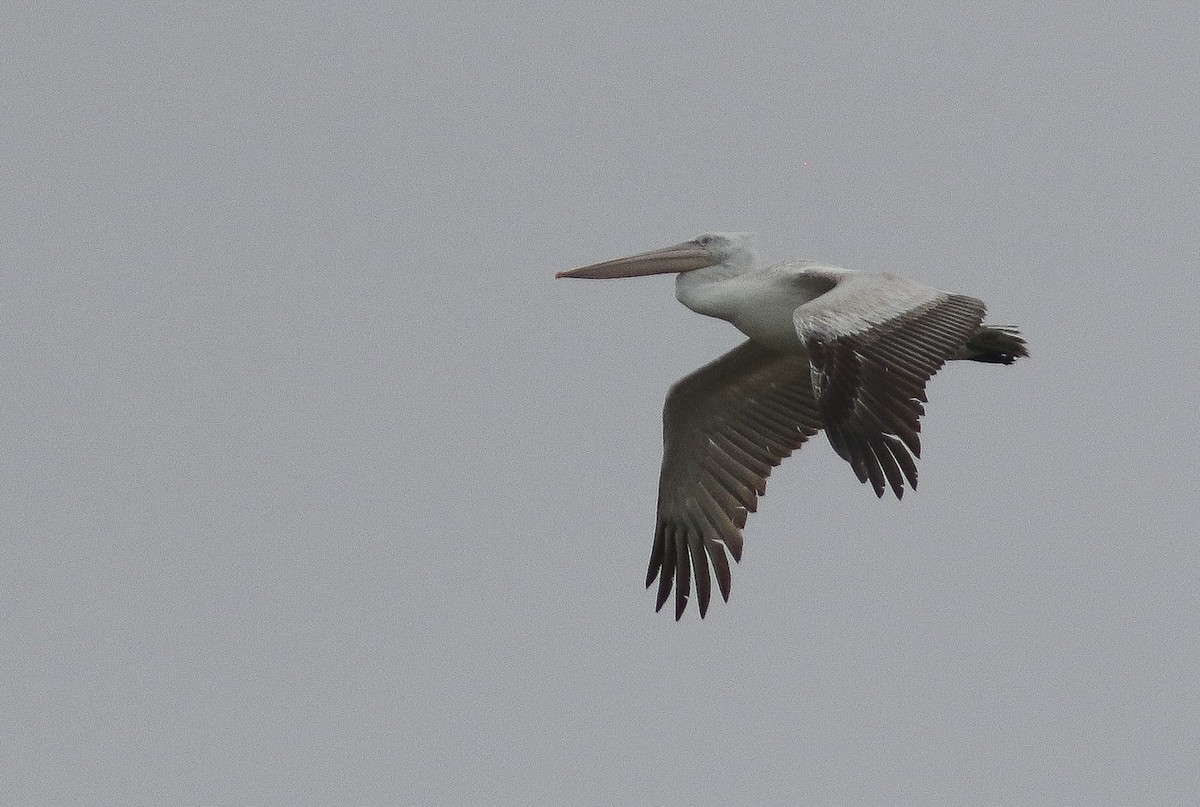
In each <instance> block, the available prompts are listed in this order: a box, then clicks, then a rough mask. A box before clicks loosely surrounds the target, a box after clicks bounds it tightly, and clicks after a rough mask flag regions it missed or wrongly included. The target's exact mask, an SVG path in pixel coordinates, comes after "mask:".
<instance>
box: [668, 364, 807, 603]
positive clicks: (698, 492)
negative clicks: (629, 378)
mask: <svg viewBox="0 0 1200 807" xmlns="http://www.w3.org/2000/svg"><path fill="white" fill-rule="evenodd" d="M820 428H821V419H820V416H819V415H818V413H817V408H816V403H815V401H814V399H813V391H812V382H811V380H810V370H809V362H808V360H807V359H806V358H805V357H804V356H803V355H802V354H800V353H795V354H788V353H778V352H775V351H773V350H770V349H768V348H765V347H761V346H759V345H757V344H755V343H753V342H745V343H743V344H742V345H741V346H739V347H736V348H734V349H733V350H731V351H729V352H728V353H726V354H725V355H724V356H722V357H721V358H719V359H717V360H716V361H714V362H713V363H711V364H709V365H706V366H705V367H702V368H700V369H699V370H697V371H696V372H694V373H692V374H691V375H689V376H687V377H686V378H684V379H682V380H681V381H679V382H678V383H676V384H675V385H674V386H673V387H671V391H670V392H669V393H668V394H667V400H666V404H665V406H664V407H663V464H662V473H661V475H660V476H659V483H658V521H657V525H656V527H655V531H654V548H653V550H652V551H651V553H650V568H649V571H648V572H647V574H646V587H647V588H649V587H650V585H651V584H652V583H653V582H654V579H655V577H657V578H658V581H659V582H658V606H657V607H658V608H659V609H661V608H662V606H663V603H664V602H666V601H667V597H669V596H670V594H671V586H672V583H674V586H675V618H676V619H679V618H680V617H681V616H682V615H683V610H684V608H685V607H686V606H687V601H688V597H689V595H690V588H691V577H692V573H693V569H694V572H695V580H696V595H697V597H698V598H699V600H700V616H701V617H703V616H704V614H705V612H706V611H707V610H708V602H709V595H710V590H711V580H710V570H711V573H715V574H716V577H717V585H718V586H719V587H720V590H721V596H722V597H723V598H724V599H725V600H728V599H729V587H730V574H729V559H728V557H727V556H726V554H725V553H726V550H728V552H729V553H730V554H732V555H733V559H734V560H735V561H737V560H740V559H741V556H742V527H743V526H745V524H746V514H747V513H753V512H754V510H755V508H756V506H757V503H758V497H759V496H761V495H762V494H763V493H764V492H765V490H766V482H767V477H768V476H769V475H770V473H771V469H772V468H774V467H775V466H776V465H778V464H779V463H780V462H782V461H783V458H784V457H786V456H788V455H789V454H791V453H792V452H793V451H795V450H796V449H797V448H799V447H800V445H801V444H802V443H803V442H804V441H805V440H807V439H808V438H809V437H811V436H812V435H813V434H815V433H816V432H817V430H818V429H820Z"/></svg>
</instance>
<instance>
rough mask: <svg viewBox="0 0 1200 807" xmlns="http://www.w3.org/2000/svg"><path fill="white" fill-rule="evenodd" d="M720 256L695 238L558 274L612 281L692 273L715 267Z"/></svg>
mask: <svg viewBox="0 0 1200 807" xmlns="http://www.w3.org/2000/svg"><path fill="white" fill-rule="evenodd" d="M716 262H717V261H716V259H715V258H713V256H712V255H711V254H710V253H709V252H708V251H707V250H705V249H702V248H701V247H700V246H699V245H698V244H696V243H695V242H694V241H685V242H684V243H682V244H676V245H674V246H671V247H664V248H662V249H656V250H652V251H650V252H639V253H638V254H637V255H630V256H628V257H625V258H617V259H616V260H612V261H604V262H602V263H593V264H591V265H590V266H581V267H580V268H578V269H572V270H570V271H569V272H559V273H558V274H556V275H555V277H582V278H587V279H589V280H608V279H610V278H614V277H638V276H640V275H661V274H666V273H668V272H690V271H691V270H693V269H703V268H704V267H705V266H712V265H713V264H714V263H716Z"/></svg>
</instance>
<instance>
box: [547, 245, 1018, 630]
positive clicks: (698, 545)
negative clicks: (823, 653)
mask: <svg viewBox="0 0 1200 807" xmlns="http://www.w3.org/2000/svg"><path fill="white" fill-rule="evenodd" d="M663 272H678V273H679V276H678V278H677V279H676V297H678V299H679V301H680V302H682V303H683V304H684V305H686V306H687V307H689V308H691V309H692V310H693V311H696V312H698V313H701V314H706V315H709V316H714V317H718V318H720V319H724V320H727V321H729V322H731V323H732V324H733V325H735V326H736V327H737V328H738V329H739V330H741V331H742V332H743V333H745V334H746V335H747V336H749V337H750V339H749V341H747V342H745V343H743V344H742V345H741V346H739V347H737V348H734V349H733V350H732V351H730V352H729V353H727V354H725V355H724V356H722V357H721V358H719V359H717V360H716V361H715V362H713V363H712V364H709V365H707V366H705V367H702V368H701V369H699V370H697V371H696V372H694V373H692V374H691V375H689V376H687V377H686V378H684V379H683V380H681V381H679V382H678V383H676V384H675V385H674V386H673V387H672V388H671V391H670V392H669V393H668V395H667V400H666V405H665V407H664V411H663V444H664V450H663V465H662V472H661V475H660V477H659V495H658V519H657V525H656V528H655V534H654V547H653V549H652V551H651V555H650V567H649V570H648V573H647V577H646V585H647V586H650V585H652V584H653V582H654V580H655V578H658V581H659V585H658V607H659V608H661V607H662V605H663V603H665V602H666V600H667V598H668V597H669V596H670V593H671V588H672V586H674V588H675V618H676V619H679V618H680V617H681V616H682V615H683V611H684V608H685V607H686V605H687V601H688V599H689V597H690V595H691V580H692V578H693V577H694V579H695V584H696V585H695V588H696V596H697V599H698V601H699V607H700V616H701V617H703V616H704V614H705V613H706V611H707V610H708V604H709V600H710V594H711V582H710V581H711V576H712V575H715V576H716V578H717V585H718V588H719V590H720V592H721V595H722V597H723V598H724V599H726V600H728V599H729V590H730V567H729V561H728V557H727V555H726V552H727V551H728V553H729V554H732V555H733V558H734V560H735V561H737V560H740V559H741V553H742V532H741V531H742V528H743V527H744V526H745V522H746V515H747V513H752V512H754V510H755V507H756V505H757V502H758V497H759V496H761V495H762V494H763V493H764V491H765V489H766V480H767V477H768V476H769V475H770V473H771V469H772V468H773V467H774V466H776V465H778V464H779V463H780V462H781V461H782V460H783V459H784V458H785V457H787V456H788V455H789V454H791V453H792V452H793V451H795V450H796V449H797V448H799V447H800V445H801V444H802V443H804V441H805V440H807V439H808V438H809V437H811V436H812V435H814V434H816V432H817V431H819V430H820V429H824V430H825V433H826V436H827V437H828V438H829V442H830V445H832V446H833V449H834V451H836V452H837V453H838V455H839V456H841V457H842V458H843V459H845V460H846V461H847V462H849V463H850V466H851V468H852V469H853V470H854V473H855V475H856V476H857V477H858V478H859V480H860V481H863V482H870V484H871V486H872V487H873V488H874V490H875V492H876V494H878V495H880V496H882V495H883V494H884V492H885V491H886V490H887V489H888V488H889V487H890V488H891V490H892V491H893V493H894V494H895V495H896V497H897V498H899V497H901V496H902V495H903V494H904V487H905V482H907V483H908V485H909V486H911V487H914V488H915V487H916V485H917V468H916V462H915V458H916V457H918V456H920V453H921V443H920V438H919V436H918V433H919V432H920V428H921V425H920V420H919V419H920V417H921V415H922V414H924V407H923V406H922V404H923V402H924V401H925V400H926V398H925V384H926V382H928V380H929V379H930V377H932V376H933V374H934V373H936V372H937V370H938V369H939V368H940V367H941V366H942V365H943V364H944V363H945V362H946V361H947V360H949V359H971V360H974V361H983V362H994V363H1003V364H1011V363H1012V362H1013V361H1014V360H1015V359H1016V358H1018V357H1020V356H1026V355H1028V353H1027V351H1026V348H1025V343H1024V341H1023V340H1022V339H1021V338H1020V336H1019V335H1018V334H1017V332H1016V331H1015V330H1014V329H1011V328H997V327H991V326H984V325H982V321H983V315H984V308H985V307H984V304H983V303H982V302H981V301H979V300H976V299H975V298H973V297H966V296H963V295H957V294H948V293H946V292H942V291H938V290H937V289H933V288H930V287H928V286H925V285H922V284H920V283H917V282H915V281H911V280H907V279H905V278H901V277H897V276H895V275H889V274H877V273H867V272H857V271H853V270H849V269H841V268H838V267H832V266H822V265H819V264H815V263H810V262H795V263H786V264H780V265H777V266H770V267H761V268H760V267H758V266H757V265H756V262H755V257H754V252H753V250H752V249H751V247H750V236H749V235H748V234H746V233H708V234H705V235H701V236H698V237H697V238H695V239H693V240H692V241H687V242H684V243H682V244H677V245H675V246H673V247H667V248H665V249H661V250H654V251H652V252H645V253H639V254H637V255H633V256H630V257H628V258H620V259H617V260H615V261H605V262H603V263H599V264H592V265H591V266H585V267H582V268H580V269H575V270H572V271H570V272H560V273H559V274H558V277H578V278H615V277H631V276H635V275H646V274H658V273H663Z"/></svg>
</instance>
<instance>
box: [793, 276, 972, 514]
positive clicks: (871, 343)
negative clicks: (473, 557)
mask: <svg viewBox="0 0 1200 807" xmlns="http://www.w3.org/2000/svg"><path fill="white" fill-rule="evenodd" d="M983 314H984V304H983V303H982V302H981V301H979V300H976V299H975V298H973V297H966V296H963V295H954V294H942V295H939V296H938V298H935V299H934V300H931V301H929V302H926V303H924V304H922V305H919V306H917V307H915V308H913V309H912V310H910V311H908V312H906V313H904V314H902V315H900V316H897V317H895V318H893V319H891V320H887V321H885V322H882V323H877V324H873V325H872V326H871V327H869V328H864V329H863V330H861V331H857V332H854V333H849V334H845V335H838V336H836V337H834V338H825V337H822V336H815V335H811V334H810V335H807V336H805V345H806V346H807V348H808V351H809V356H810V358H811V360H812V382H813V390H814V393H815V395H816V399H817V406H818V409H819V411H820V413H821V418H822V420H823V421H824V424H825V433H826V435H827V436H828V437H829V443H830V445H832V446H833V449H834V451H836V452H837V453H838V455H839V456H841V457H842V458H843V459H845V460H846V461H847V462H849V463H850V466H851V468H853V469H854V473H855V475H856V476H857V477H858V478H859V480H860V481H862V482H868V481H869V482H870V483H871V486H872V487H873V488H874V489H875V493H876V494H877V495H879V496H882V495H883V493H884V491H885V490H886V489H887V488H888V487H889V486H890V487H891V489H892V491H893V492H894V493H895V494H896V498H900V497H901V496H903V495H904V482H905V480H907V481H908V484H909V485H911V486H912V487H913V488H915V487H916V486H917V467H916V463H915V461H914V460H915V458H916V457H919V456H920V455H921V440H920V437H919V436H918V435H919V432H920V431H921V423H920V417H921V415H923V414H924V413H925V408H924V406H923V405H922V404H923V403H924V402H925V401H926V397H925V385H926V383H927V382H928V381H929V379H930V378H931V377H932V376H933V374H934V373H936V372H937V371H938V369H939V368H940V367H941V366H942V365H943V364H945V363H946V361H947V360H948V359H950V358H952V357H954V356H955V355H956V354H958V353H959V352H960V351H961V350H962V349H963V346H964V345H965V344H966V343H967V341H968V340H969V339H970V338H971V337H972V335H973V334H974V333H975V332H976V331H977V330H978V329H979V326H980V323H981V322H982V321H983ZM802 335H803V334H802Z"/></svg>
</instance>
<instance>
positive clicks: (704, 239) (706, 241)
mask: <svg viewBox="0 0 1200 807" xmlns="http://www.w3.org/2000/svg"><path fill="white" fill-rule="evenodd" d="M697 240H698V241H699V242H700V246H702V247H706V246H708V245H709V244H711V243H712V238H711V237H710V236H707V235H702V236H700V238H698V239H697Z"/></svg>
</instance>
